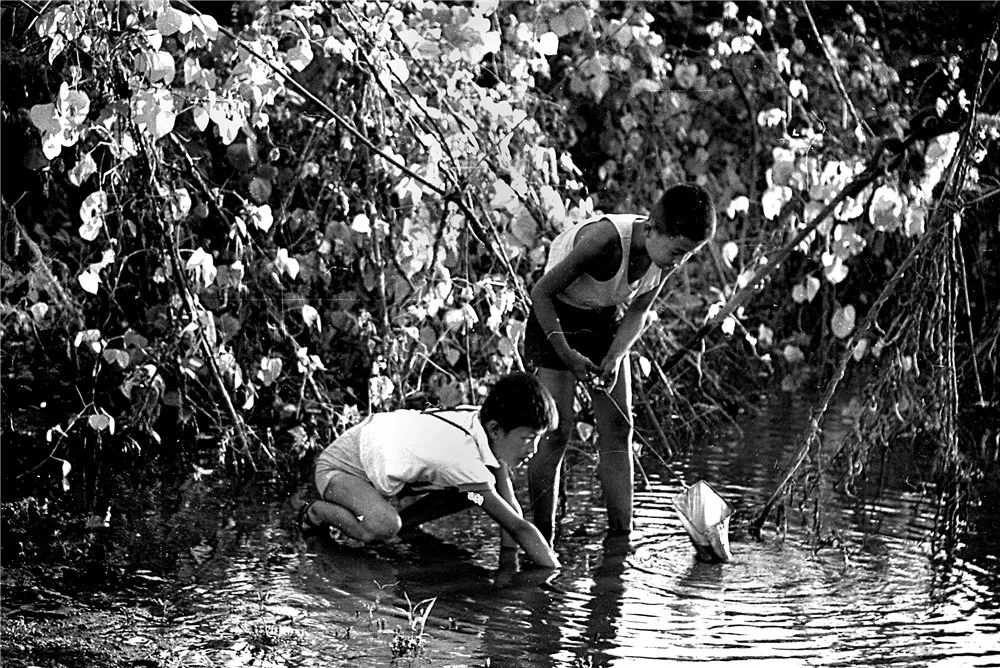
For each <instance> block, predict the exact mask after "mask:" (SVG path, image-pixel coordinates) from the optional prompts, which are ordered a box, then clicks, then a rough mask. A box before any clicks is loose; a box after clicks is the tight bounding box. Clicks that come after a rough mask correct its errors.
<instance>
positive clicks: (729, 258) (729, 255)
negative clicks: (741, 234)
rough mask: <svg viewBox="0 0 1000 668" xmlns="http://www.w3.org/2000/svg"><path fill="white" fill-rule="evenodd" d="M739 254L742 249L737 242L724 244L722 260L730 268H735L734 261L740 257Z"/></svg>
mask: <svg viewBox="0 0 1000 668" xmlns="http://www.w3.org/2000/svg"><path fill="white" fill-rule="evenodd" d="M739 253H740V247H739V246H738V245H737V244H736V242H735V241H727V242H726V243H724V244H722V258H723V259H724V260H725V261H726V264H728V265H729V266H730V267H731V266H733V260H735V259H736V256H737V255H739Z"/></svg>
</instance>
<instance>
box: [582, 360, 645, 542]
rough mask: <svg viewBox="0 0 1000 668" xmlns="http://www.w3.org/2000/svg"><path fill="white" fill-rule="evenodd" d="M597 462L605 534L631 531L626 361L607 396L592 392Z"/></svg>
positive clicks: (631, 470) (628, 372)
mask: <svg viewBox="0 0 1000 668" xmlns="http://www.w3.org/2000/svg"><path fill="white" fill-rule="evenodd" d="M591 397H592V399H593V403H594V421H595V422H596V428H597V444H598V449H599V452H600V461H599V463H598V465H597V477H598V479H599V480H600V481H601V491H602V492H603V493H604V501H605V503H606V505H607V508H608V531H609V532H610V533H619V534H620V533H628V532H630V531H631V530H632V500H633V488H632V476H633V474H634V471H635V469H634V464H633V460H632V375H631V367H630V365H629V362H628V357H626V358H625V359H624V360H623V361H622V366H621V368H620V369H619V370H618V382H617V384H616V385H615V386H614V388H612V390H611V392H610V393H604V392H592V393H591Z"/></svg>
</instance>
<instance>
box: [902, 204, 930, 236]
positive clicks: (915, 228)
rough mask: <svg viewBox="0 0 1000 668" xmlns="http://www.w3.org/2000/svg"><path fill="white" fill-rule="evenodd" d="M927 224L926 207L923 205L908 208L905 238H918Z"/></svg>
mask: <svg viewBox="0 0 1000 668" xmlns="http://www.w3.org/2000/svg"><path fill="white" fill-rule="evenodd" d="M926 224H927V207H925V206H924V205H923V204H918V205H916V206H910V207H908V208H907V210H906V236H908V237H919V236H921V235H922V234H923V233H924V229H925V227H926Z"/></svg>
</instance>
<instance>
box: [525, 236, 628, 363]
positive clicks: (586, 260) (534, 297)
mask: <svg viewBox="0 0 1000 668" xmlns="http://www.w3.org/2000/svg"><path fill="white" fill-rule="evenodd" d="M613 243H620V241H619V240H618V234H617V232H615V230H614V226H613V225H611V223H610V222H609V223H608V224H607V226H603V225H600V224H599V223H596V224H594V226H593V229H592V230H591V229H589V228H588V229H584V230H583V231H581V233H580V237H579V238H578V239H577V242H576V245H575V246H574V247H573V250H571V251H570V252H569V254H568V255H567V256H566V257H565V258H564V259H563V261H562V262H560V263H558V264H557V265H556V266H554V267H553V268H552V269H551V270H549V271H548V272H546V273H545V274H544V275H543V276H542V277H541V278H540V279H538V282H537V283H535V286H534V287H533V288H532V290H531V303H532V308H533V309H534V311H535V315H536V317H537V318H538V323H539V324H540V325H541V326H542V330H543V331H544V332H545V335H546V339H547V340H548V341H549V343H551V344H552V347H553V348H554V349H555V351H556V353H557V354H558V355H559V357H560V358H562V360H563V361H564V362H566V364H567V366H569V368H570V369H571V370H572V371H573V372H574V373H576V375H577V376H580V377H582V376H585V375H586V374H587V373H592V372H597V371H598V369H597V366H596V365H595V364H594V363H593V362H591V361H590V360H588V359H587V358H586V357H584V356H583V355H581V354H580V353H578V352H577V351H575V350H573V349H572V348H571V347H570V346H569V344H568V343H567V342H566V337H565V336H563V333H562V331H561V330H562V325H561V324H560V322H559V316H558V315H556V308H555V304H554V302H553V300H554V299H555V296H556V295H558V294H560V293H561V292H562V291H563V290H565V289H566V288H567V287H569V285H570V284H571V283H572V282H573V281H575V280H576V279H577V278H579V277H580V276H582V275H584V274H586V273H589V270H590V269H591V268H593V267H597V266H599V265H600V262H601V260H602V258H604V257H606V255H607V252H608V246H609V244H613Z"/></svg>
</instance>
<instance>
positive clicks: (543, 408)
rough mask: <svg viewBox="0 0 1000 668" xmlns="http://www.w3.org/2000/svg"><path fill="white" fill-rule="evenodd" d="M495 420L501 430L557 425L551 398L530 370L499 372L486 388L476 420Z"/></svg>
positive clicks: (554, 404)
mask: <svg viewBox="0 0 1000 668" xmlns="http://www.w3.org/2000/svg"><path fill="white" fill-rule="evenodd" d="M490 420H493V421H495V422H496V423H497V424H498V425H499V426H500V428H501V429H503V430H504V431H512V430H514V429H517V428H518V427H529V428H531V429H537V430H545V431H551V430H553V429H555V428H556V427H557V426H558V425H559V411H558V410H557V409H556V402H555V399H553V398H552V395H551V394H549V391H548V390H547V389H545V386H544V385H542V384H541V382H540V381H539V380H538V379H537V378H535V377H534V376H533V375H531V374H530V373H523V372H517V373H511V374H508V375H506V376H501V377H500V379H499V380H497V382H496V383H494V384H493V387H492V388H490V392H489V394H487V395H486V400H485V401H483V405H482V408H480V409H479V421H480V422H482V423H483V424H486V423H487V422H489V421H490Z"/></svg>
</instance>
